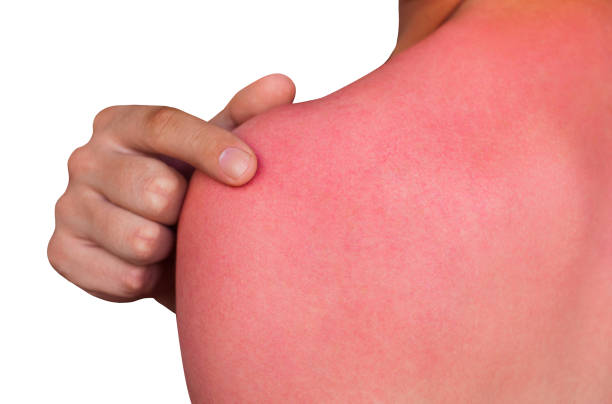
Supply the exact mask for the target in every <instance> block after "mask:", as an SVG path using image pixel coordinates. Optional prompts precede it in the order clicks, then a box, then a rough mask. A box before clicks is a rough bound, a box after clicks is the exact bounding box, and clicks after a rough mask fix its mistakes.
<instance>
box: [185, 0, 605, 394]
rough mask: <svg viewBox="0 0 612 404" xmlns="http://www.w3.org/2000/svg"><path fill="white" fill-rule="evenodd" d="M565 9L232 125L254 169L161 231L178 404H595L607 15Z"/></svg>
mask: <svg viewBox="0 0 612 404" xmlns="http://www.w3.org/2000/svg"><path fill="white" fill-rule="evenodd" d="M574 4H575V3H572V2H567V3H563V5H560V6H559V7H558V8H556V9H555V10H554V12H552V11H550V12H544V11H533V12H531V11H529V13H527V12H525V13H519V12H516V11H515V12H511V11H512V10H510V9H508V10H505V12H504V13H502V12H499V13H497V12H495V11H494V10H493V9H492V8H491V9H488V8H486V7H483V8H478V7H474V8H472V9H471V10H469V11H467V10H466V11H465V12H462V13H459V14H457V16H456V18H453V19H452V20H449V21H448V22H447V23H446V24H444V25H443V26H442V27H441V28H440V29H438V30H436V31H435V32H434V33H432V34H431V35H430V36H429V37H428V38H426V39H424V40H422V41H420V42H419V43H418V44H416V45H415V46H413V47H412V48H409V49H407V50H405V51H404V52H402V53H400V54H398V55H397V56H396V57H394V58H392V59H391V60H389V61H388V62H387V63H385V64H384V65H382V66H381V67H380V68H378V69H376V70H375V71H373V72H372V73H370V74H368V75H367V76H365V77H363V78H361V79H359V80H357V81H356V82H354V83H351V84H350V85H348V86H346V87H344V88H342V89H340V90H338V91H336V92H334V93H332V94H330V95H328V96H326V97H323V98H320V99H317V100H312V101H308V102H303V103H298V104H293V105H288V106H281V107H277V108H274V109H272V110H270V111H268V112H267V113H264V114H262V115H259V116H258V117H256V118H254V119H252V120H250V121H248V122H247V123H245V124H244V125H242V126H240V127H239V128H237V130H236V131H235V133H237V134H238V135H239V136H240V137H241V139H243V140H244V141H246V142H248V144H249V145H250V146H251V147H252V149H253V150H254V151H255V153H256V154H257V156H258V159H259V160H258V164H259V166H258V172H257V173H256V175H255V177H254V178H253V179H252V180H251V181H250V182H249V183H248V184H247V185H245V186H243V187H241V188H234V189H229V188H227V187H223V186H220V185H218V184H217V183H215V182H214V181H212V180H210V179H209V178H207V177H205V176H203V175H199V174H198V173H196V174H195V175H194V177H193V178H192V180H191V183H190V186H189V190H188V193H187V197H186V200H185V205H184V208H183V211H182V214H181V217H180V222H179V228H178V246H177V320H178V327H179V335H180V343H181V350H182V355H183V361H184V367H185V374H186V378H187V384H188V388H189V392H190V396H191V398H192V400H193V402H194V403H237V402H240V403H251V402H252V403H262V402H304V403H306V402H351V403H361V402H363V403H366V402H368V403H369V402H404V403H408V402H410V403H419V402H423V403H430V402H470V403H489V402H497V403H518V402H593V403H594V402H602V403H603V402H610V401H611V400H612V385H611V383H610V380H612V349H611V346H610V340H612V265H611V263H612V236H611V229H612V227H611V225H612V213H611V207H612V195H611V193H612V184H611V182H612V175H611V174H612V173H610V170H611V169H612V167H611V166H610V164H609V162H610V161H612V134H611V133H610V128H611V127H612V120H611V118H610V117H611V114H610V112H611V111H610V94H611V93H612V88H610V83H612V77H611V73H612V64H611V62H610V58H609V55H610V54H611V51H612V48H611V47H610V43H612V35H611V31H610V28H608V25H609V24H608V23H609V21H610V20H611V18H612V12H610V8H609V7H607V6H606V7H604V6H601V7H600V6H597V7H596V6H593V7H577V6H575V5H574ZM599 4H603V3H599ZM543 21H545V24H544V23H543Z"/></svg>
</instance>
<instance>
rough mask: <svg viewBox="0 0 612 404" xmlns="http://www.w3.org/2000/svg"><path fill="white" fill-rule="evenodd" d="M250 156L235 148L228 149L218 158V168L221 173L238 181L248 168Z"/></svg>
mask: <svg viewBox="0 0 612 404" xmlns="http://www.w3.org/2000/svg"><path fill="white" fill-rule="evenodd" d="M250 159H251V156H250V155H249V154H248V153H246V152H244V151H242V150H240V149H237V148H235V147H228V148H227V149H225V150H223V153H221V155H220V156H219V166H221V169H222V170H223V172H224V173H225V174H227V175H229V176H230V177H232V178H234V179H238V178H240V177H241V176H242V174H244V172H245V171H246V170H247V168H249V160H250Z"/></svg>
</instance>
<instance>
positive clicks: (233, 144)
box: [47, 74, 295, 310]
mask: <svg viewBox="0 0 612 404" xmlns="http://www.w3.org/2000/svg"><path fill="white" fill-rule="evenodd" d="M294 97H295V86H294V85H293V83H292V82H291V80H290V79H289V78H288V77H286V76H284V75H281V74H272V75H268V76H265V77H263V78H261V79H259V80H257V81H255V82H254V83H252V84H250V85H248V86H247V87H245V88H243V89H242V90H240V91H239V92H238V93H237V94H236V95H235V96H234V97H232V99H231V100H230V102H229V103H228V104H227V105H226V107H225V108H224V109H223V110H222V111H221V112H219V114H217V116H215V117H214V118H213V119H212V120H211V122H206V121H204V120H202V119H199V118H197V117H195V116H193V115H190V114H188V113H186V112H183V111H180V110H178V109H176V108H170V107H160V106H140V105H135V106H130V105H128V106H114V107H109V108H106V109H104V110H102V111H100V113H98V114H97V115H96V117H95V119H94V125H93V126H94V128H93V129H94V133H93V135H92V138H91V140H90V141H89V142H88V143H87V144H86V145H84V146H81V147H79V148H77V149H76V150H75V151H74V152H73V153H72V155H71V156H70V159H69V160H68V171H69V184H68V187H67V189H66V192H65V193H64V195H63V196H62V197H61V198H60V199H59V200H58V202H57V204H56V228H55V232H54V233H53V236H52V237H51V240H50V241H49V245H48V251H47V255H48V257H49V262H50V263H51V265H52V266H53V267H54V268H55V269H56V270H57V271H58V272H59V273H60V274H61V275H63V276H64V277H66V278H67V279H69V280H70V281H71V282H73V283H75V284H76V285H78V286H79V287H81V288H83V289H84V290H86V291H88V292H89V293H91V294H92V295H94V296H98V297H101V298H104V299H106V300H111V301H132V300H136V299H138V298H141V297H148V296H151V297H155V298H156V299H157V300H158V301H160V302H162V303H163V304H164V305H166V306H167V307H169V308H170V309H171V310H172V308H173V307H174V287H173V285H174V283H173V282H174V281H173V276H174V271H173V269H174V261H173V259H172V258H171V257H172V252H173V251H174V232H173V231H172V230H171V229H170V228H168V227H167V226H165V225H174V224H176V221H177V219H178V215H179V211H180V209H181V205H182V202H183V199H184V195H185V191H186V188H187V180H186V178H185V177H188V175H189V174H190V172H191V171H192V170H193V168H194V167H195V168H197V169H198V170H200V171H203V172H204V173H206V174H208V175H209V176H210V177H212V178H214V179H217V180H218V181H221V182H223V183H225V184H229V185H234V186H238V185H241V184H244V183H246V182H247V181H248V180H249V179H250V178H251V177H252V176H253V174H254V172H255V171H256V168H257V159H256V157H255V155H254V153H253V151H252V150H251V149H250V148H249V146H248V145H247V144H245V143H244V142H243V141H242V140H240V138H238V137H237V136H235V135H234V134H233V133H232V132H231V130H232V129H233V128H235V127H236V126H238V125H240V124H242V123H243V122H245V121H246V120H248V119H250V118H251V117H253V116H255V115H257V114H260V113H262V112H265V111H267V110H269V109H270V108H273V107H275V106H278V105H282V104H286V103H291V102H292V101H293V99H294Z"/></svg>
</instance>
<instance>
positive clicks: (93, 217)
mask: <svg viewBox="0 0 612 404" xmlns="http://www.w3.org/2000/svg"><path fill="white" fill-rule="evenodd" d="M75 195H78V196H79V200H78V201H75V200H74V197H75ZM57 210H58V212H59V215H58V225H66V226H67V227H69V228H70V229H71V233H72V234H75V235H76V236H78V237H80V238H83V239H87V240H90V241H92V242H93V243H94V244H96V245H98V246H100V247H101V248H103V249H106V250H107V251H108V252H110V253H112V254H114V255H116V256H118V257H119V258H121V259H123V260H125V261H127V262H130V263H132V264H135V265H147V264H152V263H155V262H158V261H161V260H162V259H164V258H166V257H167V256H168V255H169V254H170V252H171V251H172V249H173V248H174V234H173V232H172V231H171V230H170V229H169V228H167V227H166V226H163V225H161V224H159V223H156V222H154V221H151V220H148V219H146V218H144V217H141V216H138V215H136V214H134V213H131V212H129V211H127V210H125V209H121V208H119V207H117V206H115V205H113V204H112V203H110V202H108V201H107V200H106V199H105V198H103V197H102V196H101V195H99V194H97V192H95V191H91V190H81V189H79V188H73V190H72V191H71V192H68V193H66V194H65V195H64V196H62V198H60V201H58V205H57ZM64 210H70V211H71V212H72V214H71V215H65V214H62V213H63V211H64Z"/></svg>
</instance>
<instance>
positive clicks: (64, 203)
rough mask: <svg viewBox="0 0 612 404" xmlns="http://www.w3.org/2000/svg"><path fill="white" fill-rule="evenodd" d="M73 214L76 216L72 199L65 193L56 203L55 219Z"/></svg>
mask: <svg viewBox="0 0 612 404" xmlns="http://www.w3.org/2000/svg"><path fill="white" fill-rule="evenodd" d="M71 214H74V212H73V211H72V204H71V202H70V198H69V197H68V195H67V194H66V193H65V194H64V195H62V196H60V198H59V199H58V200H57V202H56V203H55V219H56V220H57V219H61V218H65V217H67V216H70V215H71Z"/></svg>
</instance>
